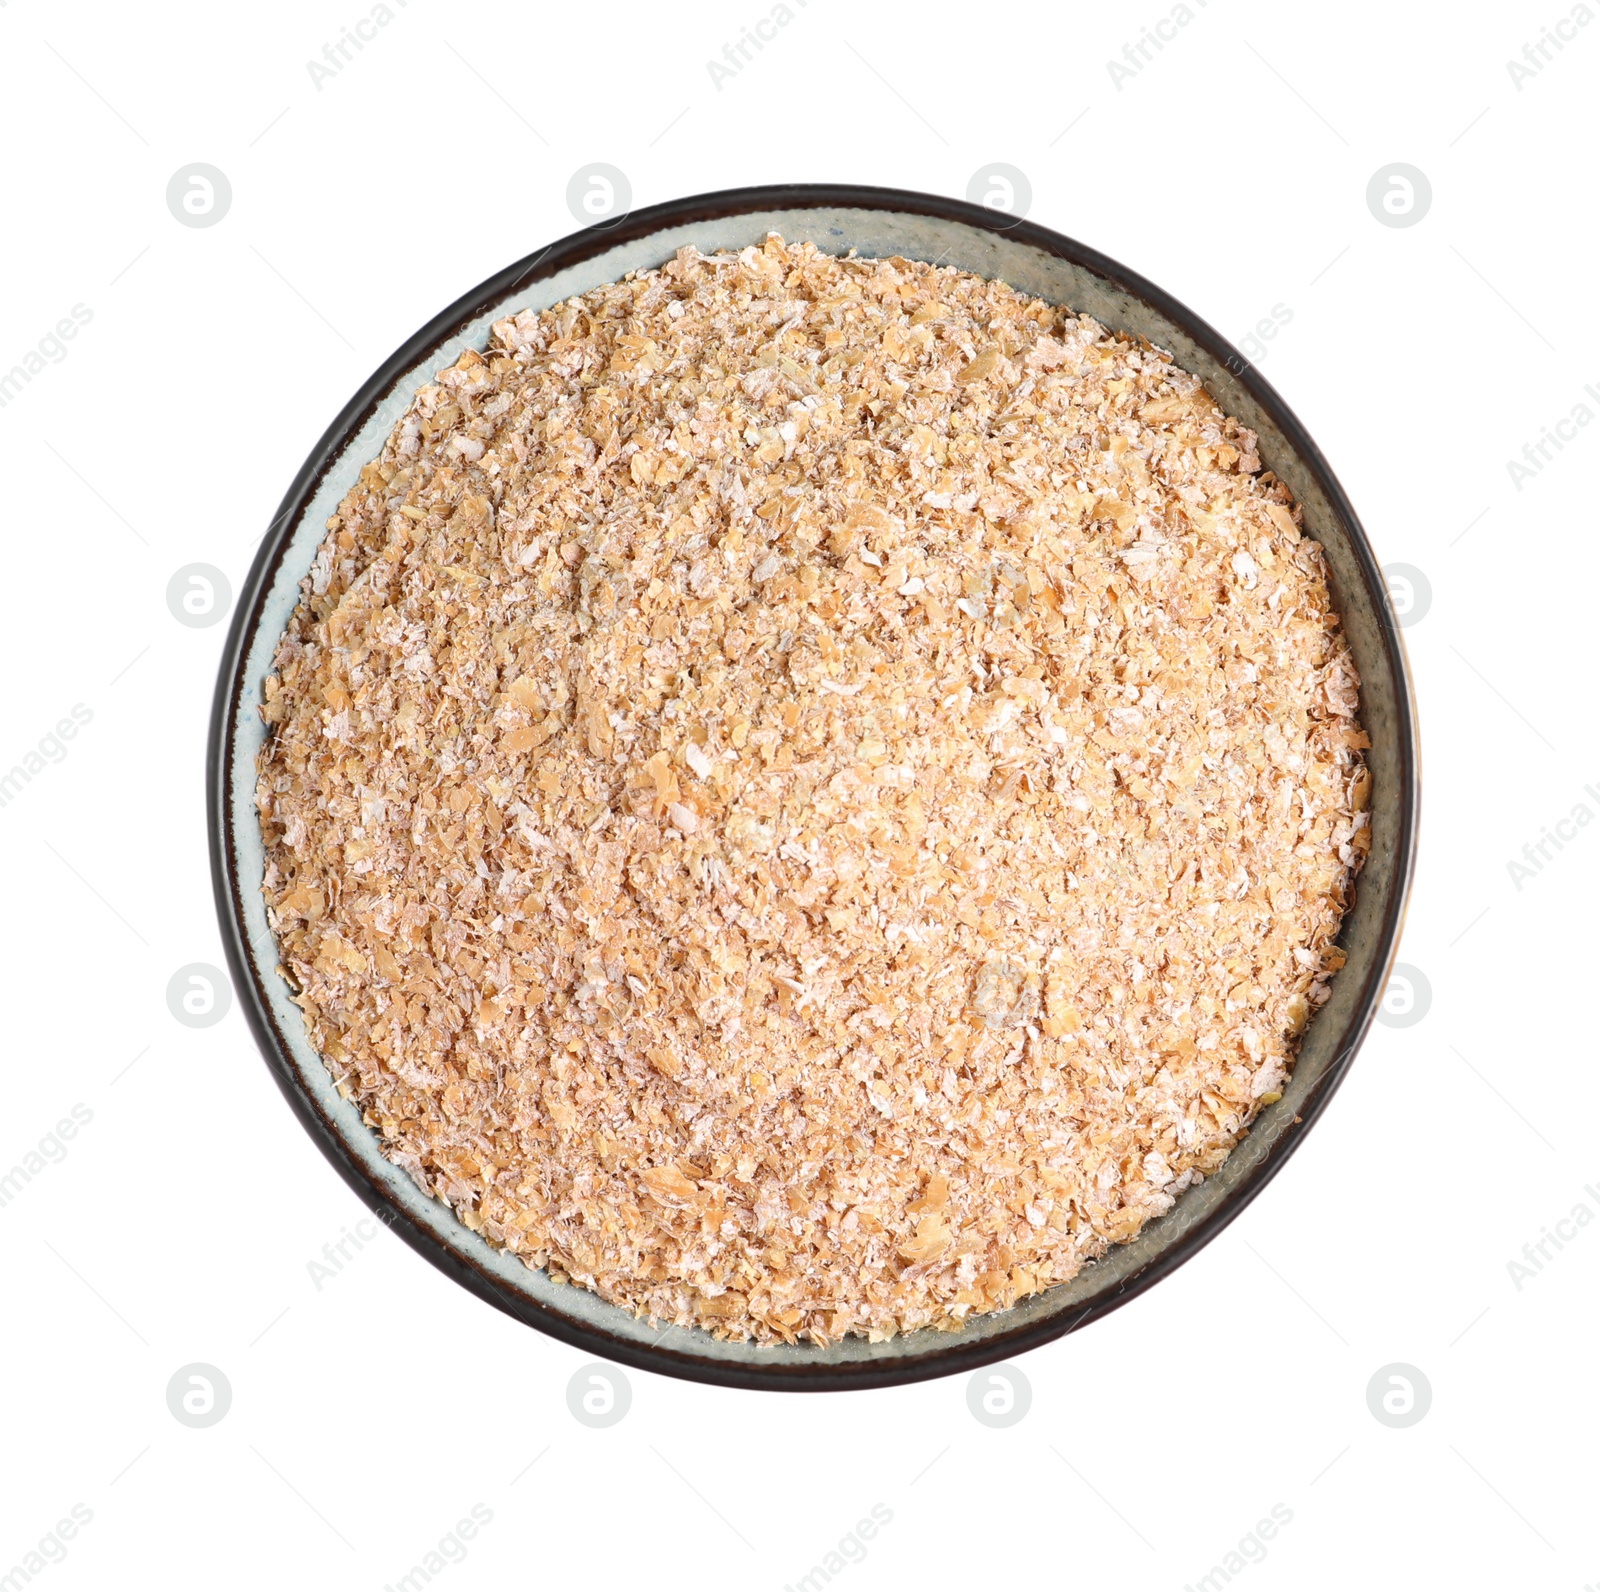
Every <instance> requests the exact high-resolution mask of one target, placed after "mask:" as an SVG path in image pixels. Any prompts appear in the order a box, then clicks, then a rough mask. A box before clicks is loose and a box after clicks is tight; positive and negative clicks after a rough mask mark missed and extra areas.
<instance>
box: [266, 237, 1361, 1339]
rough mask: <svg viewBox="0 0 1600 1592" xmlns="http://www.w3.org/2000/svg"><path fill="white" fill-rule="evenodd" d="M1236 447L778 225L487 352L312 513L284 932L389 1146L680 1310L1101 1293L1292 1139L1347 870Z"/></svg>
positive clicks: (603, 1283) (823, 1310) (541, 1242)
mask: <svg viewBox="0 0 1600 1592" xmlns="http://www.w3.org/2000/svg"><path fill="white" fill-rule="evenodd" d="M1356 687H1357V681H1356V674H1355V669H1354V667H1353V665H1352V663H1351V659H1350V656H1349V653H1348V650H1347V648H1346V646H1345V643H1344V641H1343V638H1342V636H1341V633H1340V629H1339V623H1338V619H1337V616H1336V615H1335V614H1334V613H1333V612H1332V610H1331V608H1330V603H1329V596H1328V590H1327V584H1326V576H1325V568H1324V563H1323V559H1322V554H1321V549H1320V548H1319V547H1318V546H1317V545H1316V544H1315V543H1314V542H1312V541H1310V540H1308V539H1306V538H1304V537H1303V536H1302V535H1301V533H1300V529H1299V511H1298V510H1297V508H1296V507H1295V505H1294V504H1293V503H1292V502H1291V500H1290V497H1289V494H1288V492H1287V491H1286V490H1285V488H1284V487H1283V486H1282V484H1281V483H1279V482H1277V481H1276V480H1274V479H1273V477H1272V476H1271V475H1270V474H1267V473H1264V472H1262V471H1261V467H1260V461H1259V459H1258V458H1257V456H1256V451H1255V439H1254V437H1253V436H1252V435H1251V434H1250V433H1249V432H1248V431H1246V430H1245V429H1244V428H1242V427H1241V426H1239V425H1238V424H1237V423H1236V422H1234V421H1233V420H1231V419H1229V418H1228V417H1226V416H1225V415H1223V414H1222V413H1221V412H1220V411H1219V410H1218V409H1217V407H1216V406H1215V404H1214V403H1213V402H1212V400H1211V399H1210V398H1209V396H1208V395H1207V394H1206V393H1205V391H1204V390H1203V389H1202V387H1201V385H1200V383H1199V381H1198V380H1197V379H1196V378H1195V377H1193V376H1191V375H1188V374H1185V373H1184V372H1183V371H1181V370H1179V369H1177V368H1176V367H1175V366H1174V365H1173V364H1172V362H1171V360H1170V358H1169V357H1168V356H1167V355H1166V354H1164V353H1162V352H1161V351H1160V350H1158V349H1155V348H1152V347H1150V346H1149V345H1148V344H1144V343H1142V342H1140V341H1137V340H1133V339H1130V338H1127V337H1124V336H1121V335H1117V334H1113V333H1109V332H1107V331H1106V330H1105V329H1104V328H1103V327H1101V326H1099V325H1098V324H1096V323H1095V322H1093V321H1092V320H1090V319H1088V318H1087V317H1083V316H1076V315H1074V314H1072V313H1071V312H1064V311H1062V310H1060V309H1057V308H1055V307H1052V306H1050V305H1046V304H1044V303H1041V302H1038V301H1035V300H1029V299H1026V298H1024V297H1022V296H1020V295H1018V294H1017V293H1015V292H1013V291H1012V290H1011V289H1010V288H1008V287H1006V286H1005V285H1004V284H1001V283H996V282H986V281H982V280H980V279H978V278H976V277H974V276H971V275H968V274H965V273H962V272H960V271H956V270H953V269H949V268H934V267H931V266H928V265H924V264H920V263H916V262H912V261H906V260H900V259H893V260H863V259H856V258H853V257H852V258H846V259H836V258H832V257H830V256H828V255H826V254H822V253H820V252H818V251H817V250H816V249H815V248H813V247H812V246H810V245H808V244H798V245H786V244H784V243H783V242H782V241H781V240H780V239H778V238H776V237H772V238H769V239H768V241H767V242H766V244H765V246H763V247H756V248H748V249H745V250H744V251H743V252H742V253H740V254H738V255H737V256H731V255H730V256H714V257H703V256H700V255H698V254H697V253H695V252H694V251H693V250H684V251H683V252H682V253H680V254H679V255H678V256H677V258H676V259H674V260H673V261H671V262H670V263H669V264H667V265H666V266H664V267H662V268H661V269H660V270H656V271H649V272H642V273H639V274H637V275H634V276H630V277H628V278H627V279H625V280H623V281H621V282H617V283H614V284H612V285H609V286H606V287H603V288H599V289H597V290H596V291H594V292H592V293H589V294H586V295H584V296H583V297H582V298H581V299H574V300H571V301H569V302H567V303H565V304H560V305H557V306H556V307H555V308H553V309H551V310H548V311H545V312H543V313H533V312H524V313H522V314H519V315H516V316H514V317H510V318H508V319H506V320H503V321H501V322H499V323H498V324H496V326H495V327H494V329H493V335H492V337H491V339H490V342H489V346H488V347H487V349H486V350H485V351H484V352H483V353H482V354H481V355H480V354H478V353H467V354H465V355H463V356H462V357H461V359H460V360H459V361H458V362H457V363H456V364H455V365H454V366H452V367H451V368H449V369H448V370H444V371H442V372H440V373H439V374H438V376H437V378H436V380H435V381H434V382H433V383H431V384H430V385H428V386H426V387H424V388H423V389H422V390H421V391H420V392H419V393H418V395H417V397H416V399H415V401H414V403H413V404H412V405H411V407H410V409H409V411H408V412H407V414H406V415H405V417H404V418H403V420H402V421H401V422H400V423H399V425H398V426H397V427H396V428H395V430H394V433H393V435H392V436H391V437H390V439H389V442H388V443H387V445H386V446H385V447H384V449H383V452H382V454H381V456H380V457H379V458H378V459H377V460H375V461H373V462H372V463H371V464H369V465H367V466H366V468H365V469H364V470H363V471H362V475H361V480H360V483H359V484H358V485H357V486H356V487H355V488H354V489H353V490H352V491H351V492H350V494H349V495H348V496H347V497H346V499H345V500H344V502H343V503H342V504H341V506H340V508H339V511H338V513H337V514H335V515H334V516H333V517H332V518H331V519H330V520H329V522H328V527H327V536H326V540H325V541H324V543H323V545H322V547H321V550H320V551H319V553H318V555H317V558H316V561H315V564H314V566H313V569H312V573H311V574H310V575H309V576H308V577H307V579H306V581H305V583H304V588H303V599H302V602H301V604H300V607H299V609H298V610H297V612H296V614H295V616H294V618H293V621H292V622H291V624H290V626H289V628H288V631H287V632H286V634H285V635H284V637H283V639H282V642H281V644H280V646H279V649H278V653H277V657H276V661H275V672H274V674H273V675H272V676H271V677H270V678H269V680H268V682H267V686H266V700H265V703H264V706H263V713H264V715H265V717H266V719H267V721H268V723H269V725H270V726H271V727H272V728H271V736H270V740H269V744H268V745H267V747H266V748H265V750H264V752H263V754H262V757H261V762H260V778H259V790H258V799H259V807H260V813H261V819H262V825H263V831H264V834H265V837H266V841H267V853H268V866H267V873H266V880H265V889H266V894H267V897H268V903H269V908H270V915H271V920H272V923H273V926H274V928H275V930H276V932H277V935H278V939H279V944H280V947H281V953H282V962H283V967H284V970H285V973H286V975H287V976H288V977H289V979H290V980H291V982H292V985H293V987H294V988H295V989H296V991H297V998H298V1000H299V1002H300V1004H301V1006H302V1007H303V1009H304V1012H305V1016H306V1020H307V1023H308V1025H309V1029H310V1033H311V1036H312V1038H313V1041H314V1043H315V1044H316V1046H317V1047H318V1049H319V1050H320V1052H321V1054H322V1055H323V1056H324V1057H325V1058H326V1060H327V1063H328V1065H329V1067H330V1068H331V1069H333V1072H334V1074H335V1076H336V1077H337V1079H338V1081H339V1087H340V1089H341V1091H342V1092H343V1093H344V1094H345V1095H346V1097H347V1098H353V1099H355V1100H356V1101H358V1102H359V1103H360V1105H361V1106H362V1108H363V1110H364V1113H365V1120H366V1121H367V1122H368V1123H369V1124H370V1125H371V1126H372V1128H373V1129H374V1130H376V1132H377V1133H378V1134H380V1135H381V1137H382V1143H383V1147H384V1152H385V1153H386V1154H387V1155H388V1156H389V1157H390V1158H391V1159H392V1160H394V1161H395V1162H397V1163H398V1164H399V1165H401V1166H402V1167H404V1168H406V1169H407V1170H408V1171H409V1172H410V1174H411V1175H412V1177H413V1178H414V1179H415V1180H416V1182H417V1183H418V1184H419V1185H420V1187H421V1188H422V1189H423V1190H425V1191H426V1192H428V1193H429V1194H432V1195H436V1196H437V1197H439V1198H440V1199H442V1200H445V1201H447V1202H448V1203H449V1205H450V1206H451V1207H452V1208H453V1209H454V1211H455V1213H456V1214H457V1216H458V1217H459V1218H460V1219H461V1220H462V1221H463V1222H465V1223H466V1225H467V1226H468V1227H470V1228H472V1229H473V1230H475V1231H478V1232H481V1233H482V1234H484V1235H485V1236H486V1237H487V1238H488V1239H489V1240H491V1241H492V1242H494V1243H496V1244H498V1245H502V1246H504V1247H505V1248H507V1249H509V1250H511V1251H512V1252H514V1253H516V1254H518V1255H519V1256H521V1257H522V1258H523V1259H524V1260H525V1261H526V1262H527V1263H528V1264H529V1265H530V1266H544V1267H547V1268H548V1269H549V1271H550V1273H551V1275H552V1276H554V1277H556V1278H557V1279H558V1280H559V1279H563V1278H571V1279H573V1280H575V1281H576V1282H578V1283H580V1284H582V1285H584V1286H586V1287H589V1288H593V1289H595V1290H596V1291H597V1292H599V1293H600V1294H601V1295H603V1296H604V1297H605V1298H607V1299H610V1300H614V1301H616V1302H618V1303H620V1304H622V1305H624V1306H627V1307H630V1308H632V1309H634V1310H636V1311H639V1312H642V1313H646V1314H648V1315H649V1316H650V1317H652V1318H654V1319H658V1320H664V1321H671V1322H678V1323H699V1324H701V1325H703V1326H705V1327H708V1328H710V1329H711V1330H713V1331H714V1332H716V1333H717V1334H718V1335H721V1336H734V1337H741V1338H744V1337H753V1338H756V1339H758V1340H762V1341H774V1340H778V1339H782V1340H787V1341H790V1342H793V1341H796V1340H797V1339H799V1338H801V1337H808V1338H810V1339H812V1340H813V1341H816V1342H819V1343H821V1342H825V1341H827V1340H829V1339H835V1338H839V1337H841V1336H843V1335H844V1334H846V1333H863V1334H866V1335H868V1336H869V1337H871V1338H873V1339H875V1340H876V1339H882V1338H884V1337H887V1336H890V1335H893V1334H894V1333H896V1332H901V1331H906V1330H909V1329H912V1328H916V1327H921V1326H928V1325H932V1326H940V1327H955V1326H958V1325H959V1324H960V1322H961V1320H962V1319H963V1318H964V1317H966V1316H967V1315H969V1314H971V1313H974V1312H982V1311H989V1310H995V1309H999V1308H1003V1307H1005V1306H1008V1305H1010V1304H1012V1303H1013V1302H1014V1301H1015V1300H1016V1299H1018V1298H1019V1297H1021V1296H1023V1295H1026V1294H1029V1293H1032V1292H1035V1291H1036V1290H1039V1289H1042V1288H1045V1287H1048V1286H1050V1285H1051V1284H1052V1283H1056V1282H1061V1281H1064V1280H1066V1279H1068V1278H1070V1277H1072V1276H1073V1275H1074V1274H1075V1273H1076V1272H1077V1271H1078V1270H1079V1269H1080V1267H1081V1266H1082V1265H1083V1264H1084V1263H1085V1262H1087V1261H1090V1260H1092V1259H1093V1258H1094V1257H1096V1256H1098V1255H1100V1254H1102V1253H1103V1252H1104V1251H1105V1250H1106V1248H1107V1246H1109V1245H1111V1244H1115V1243H1118V1242H1121V1241H1124V1240H1126V1239H1128V1238H1130V1237H1132V1236H1133V1234H1135V1233H1136V1232H1138V1231H1139V1229H1140V1228H1141V1226H1143V1224H1144V1223H1145V1222H1147V1221H1148V1220H1149V1219H1150V1218H1152V1217H1154V1216H1156V1215H1158V1214H1159V1213H1161V1212H1162V1211H1165V1210H1166V1209H1167V1208H1168V1207H1169V1206H1170V1205H1171V1204H1172V1201H1173V1199H1174V1197H1175V1196H1176V1195H1177V1194H1178V1193H1179V1192H1181V1191H1182V1190H1183V1189H1184V1188H1185V1187H1186V1186H1188V1185H1189V1184H1190V1183H1192V1182H1193V1181H1195V1180H1197V1179H1198V1178H1200V1177H1202V1176H1203V1175H1205V1174H1206V1173H1209V1172H1211V1171H1213V1170H1215V1168H1216V1167H1217V1166H1219V1165H1220V1164H1221V1162H1222V1160H1223V1159H1224V1158H1225V1157H1226V1155H1227V1154H1228V1151H1229V1148H1230V1147H1231V1146H1232V1145H1233V1144H1234V1143H1235V1141H1236V1140H1237V1139H1238V1137H1239V1135H1240V1134H1241V1133H1242V1132H1243V1131H1244V1130H1245V1128H1246V1127H1247V1126H1248V1124H1249V1123H1250V1121H1251V1120H1252V1118H1253V1117H1254V1115H1255V1114H1256V1112H1257V1111H1258V1110H1259V1109H1260V1107H1261V1105H1262V1103H1263V1102H1265V1101H1271V1100H1273V1099H1276V1098H1277V1097H1278V1092H1279V1091H1280V1090H1281V1088H1282V1087H1283V1083H1284V1079H1285V1076H1286V1072H1287V1069H1288V1068H1289V1066H1290V1065H1291V1062H1292V1056H1293V1050H1294V1046H1295V1042H1296V1035H1297V1034H1298V1033H1299V1031H1300V1030H1301V1029H1302V1028H1303V1026H1304V1024H1305V1022H1306V1020H1307V1018H1308V1016H1309V1015H1310V1012H1311V1010H1312V1009H1313V1008H1314V1007H1315V1006H1317V1005H1318V1004H1319V1003H1320V1002H1321V1001H1323V1000H1324V999H1326V994H1327V980H1328V978H1329V976H1330V975H1331V974H1332V972H1333V971H1334V970H1336V969H1337V968H1338V967H1339V966H1340V965H1341V964H1342V962H1343V955H1342V953H1341V952H1340V951H1339V950H1338V949H1337V948H1336V947H1335V946H1334V945H1333V937H1334V935H1335V933H1336V932H1337V929H1338V926H1339V921H1340V917H1341V914H1342V911H1343V909H1344V906H1345V903H1346V900H1347V895H1348V890H1349V888H1350V880H1351V877H1352V875H1353V873H1354V871H1355V870H1356V869H1357V868H1358V867H1359V865H1360V863H1361V861H1362V859H1363V857H1364V854H1365V851H1366V847H1367V845H1368V839H1369V831H1368V828H1367V822H1366V819H1367V815H1366V797H1367V790H1368V783H1369V781H1368V776H1367V774H1366V772H1365V769H1364V766H1363V762H1362V759H1361V756H1360V753H1361V750H1362V749H1363V748H1364V747H1365V746H1366V745H1367V742H1366V739H1365V737H1364V735H1363V734H1362V732H1361V731H1360V729H1359V727H1358V726H1357V723H1356V717H1355V714H1356V705H1357V704H1356Z"/></svg>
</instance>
